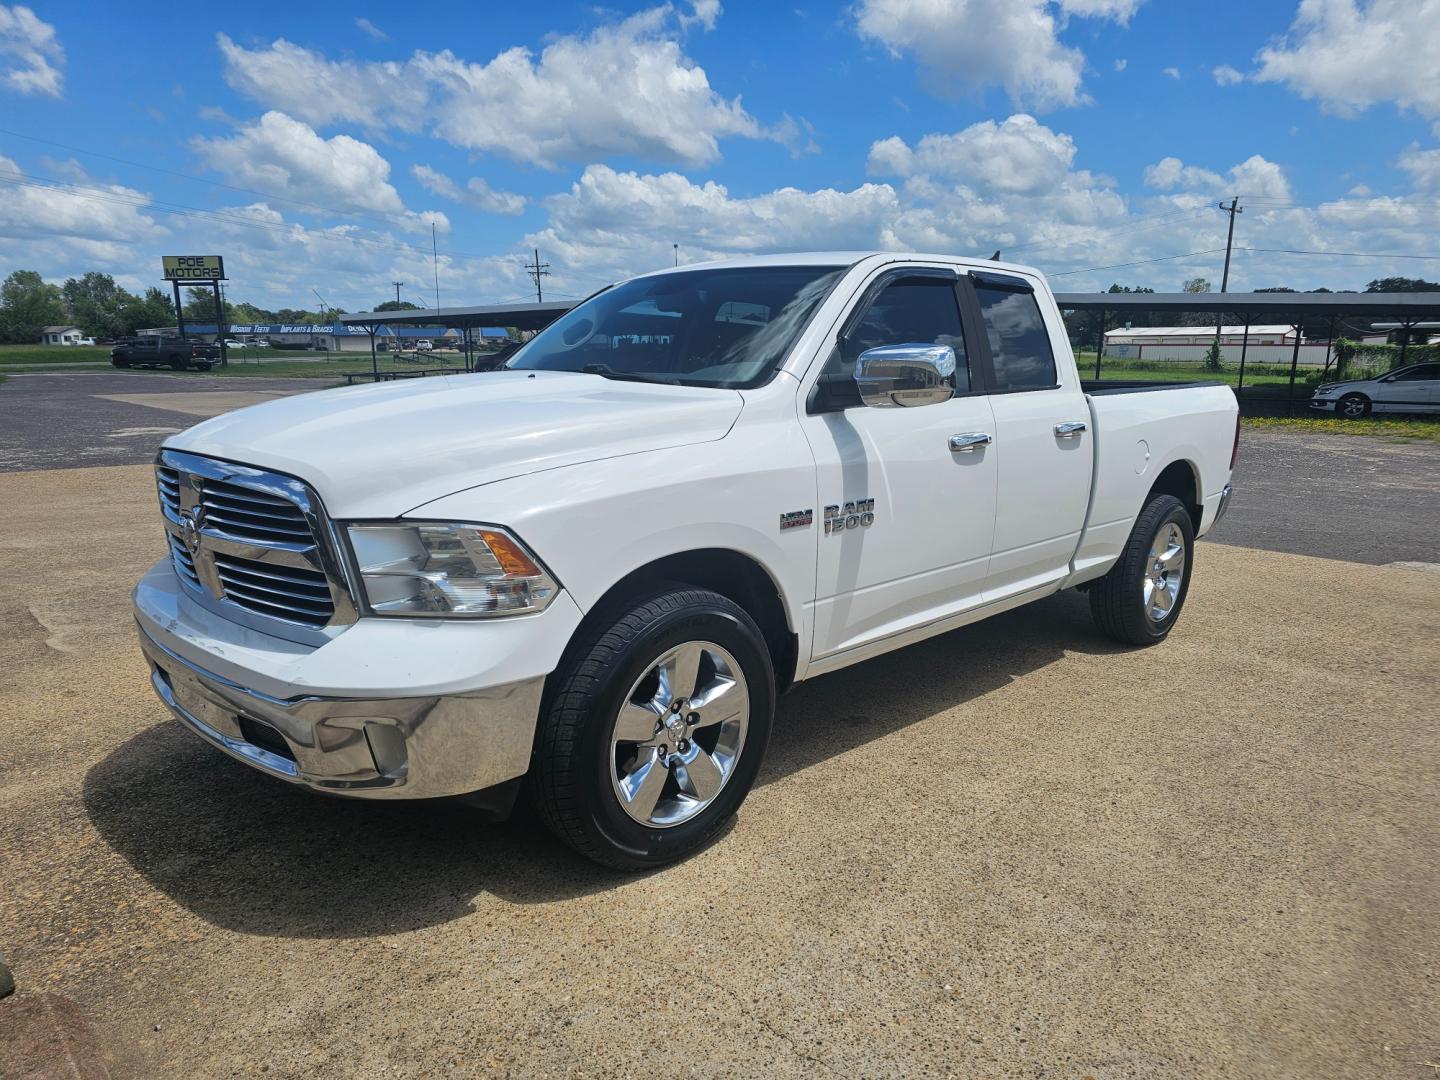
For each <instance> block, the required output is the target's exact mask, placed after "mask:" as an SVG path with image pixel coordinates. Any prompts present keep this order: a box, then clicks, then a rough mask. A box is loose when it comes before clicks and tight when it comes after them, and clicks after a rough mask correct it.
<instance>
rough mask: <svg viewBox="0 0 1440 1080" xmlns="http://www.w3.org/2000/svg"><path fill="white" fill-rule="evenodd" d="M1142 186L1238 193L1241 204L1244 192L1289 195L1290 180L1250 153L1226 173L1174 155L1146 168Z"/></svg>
mask: <svg viewBox="0 0 1440 1080" xmlns="http://www.w3.org/2000/svg"><path fill="white" fill-rule="evenodd" d="M1145 186H1146V187H1150V188H1154V189H1155V190H1157V191H1176V190H1179V189H1183V190H1187V191H1194V192H1204V193H1206V194H1209V195H1236V194H1238V195H1239V196H1240V197H1241V202H1242V203H1243V202H1244V197H1245V196H1247V195H1253V196H1255V197H1257V198H1264V199H1267V200H1279V199H1288V198H1290V182H1289V181H1288V180H1286V179H1285V171H1284V170H1283V169H1282V168H1281V167H1280V166H1279V165H1277V164H1275V162H1273V161H1267V160H1266V159H1265V158H1263V157H1261V156H1260V155H1259V154H1252V155H1251V156H1250V157H1248V158H1246V159H1245V160H1244V161H1242V162H1241V163H1240V164H1238V165H1236V166H1234V167H1232V168H1231V169H1230V170H1229V173H1228V174H1227V175H1226V176H1221V175H1220V174H1219V173H1217V172H1212V171H1211V170H1209V169H1204V168H1201V167H1199V166H1197V165H1186V164H1185V163H1184V162H1183V161H1181V160H1180V159H1179V158H1177V157H1166V158H1161V159H1160V160H1159V161H1157V162H1156V163H1155V164H1154V165H1149V166H1147V167H1146V169H1145Z"/></svg>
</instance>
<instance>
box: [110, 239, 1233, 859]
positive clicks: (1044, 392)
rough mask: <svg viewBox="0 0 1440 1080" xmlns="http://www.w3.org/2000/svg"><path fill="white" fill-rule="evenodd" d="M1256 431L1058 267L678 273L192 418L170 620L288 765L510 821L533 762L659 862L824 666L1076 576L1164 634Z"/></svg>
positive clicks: (180, 655) (166, 497) (242, 738)
mask: <svg viewBox="0 0 1440 1080" xmlns="http://www.w3.org/2000/svg"><path fill="white" fill-rule="evenodd" d="M1237 442H1238V419H1237V408H1236V403H1235V398H1234V395H1233V394H1232V393H1231V391H1230V390H1229V388H1228V387H1225V386H1222V385H1191V386H1170V385H1156V384H1128V385H1127V384H1115V383H1106V384H1104V387H1103V388H1099V387H1092V388H1086V387H1085V386H1082V384H1081V381H1080V378H1079V375H1078V373H1077V371H1076V366H1075V360H1074V357H1073V355H1072V353H1071V350H1070V346H1069V343H1068V340H1067V337H1066V333H1065V328H1064V325H1063V324H1062V322H1061V317H1060V312H1059V310H1058V309H1057V308H1056V305H1055V300H1054V297H1053V295H1052V294H1051V292H1050V290H1049V288H1048V286H1047V285H1046V283H1045V281H1044V280H1043V279H1042V278H1041V277H1040V275H1039V274H1038V273H1036V272H1035V271H1033V270H1029V269H1026V268H1024V267H1020V266H1011V265H1006V264H1000V263H994V262H977V261H974V260H967V259H961V258H950V257H946V256H930V255H924V256H909V255H903V256H902V255H894V254H876V253H859V254H856V253H821V254H807V255H790V256H768V257H760V258H747V259H739V260H735V261H732V262H725V263H716V264H709V265H702V266H696V267H692V268H686V269H681V270H666V271H664V272H661V273H655V274H649V275H646V276H643V277H637V278H634V279H632V280H629V281H626V282H624V283H622V284H619V285H615V286H613V287H611V288H608V289H606V290H603V291H602V292H600V293H598V294H596V295H595V296H593V297H591V298H590V299H589V300H587V301H585V302H583V303H581V304H580V305H578V306H577V307H575V308H573V309H572V310H571V311H569V312H568V313H567V314H565V315H564V316H562V317H561V318H560V319H559V320H557V321H556V322H554V323H553V324H552V325H550V326H549V327H548V328H547V329H545V330H544V331H542V332H541V333H540V334H539V335H538V336H536V337H535V338H534V340H532V341H530V342H529V343H528V344H527V345H525V346H524V347H523V348H522V349H520V350H519V351H518V352H517V353H516V354H515V355H514V356H513V357H512V358H511V359H510V360H509V361H508V363H507V365H506V367H505V368H504V369H502V370H500V371H495V372H487V373H483V374H470V375H455V376H445V377H437V378H430V379H423V380H422V379H417V380H413V381H412V380H407V381H405V382H399V383H389V384H382V385H375V386H357V387H347V388H344V389H337V390H329V391H325V392H321V393H311V394H304V395H301V396H297V397H291V398H287V399H283V400H278V401H274V402H270V403H268V404H264V405H259V406H255V407H253V408H248V409H242V410H240V411H238V412H233V413H230V414H228V415H224V416H220V417H217V418H215V419H212V420H207V421H205V422H203V423H201V424H199V425H197V426H195V427H193V428H191V429H190V430H188V431H186V432H183V433H182V434H180V435H176V436H174V437H173V438H171V439H170V440H169V441H168V442H167V443H166V444H165V446H164V448H163V449H162V450H161V452H160V455H159V459H158V462H157V466H156V481H157V486H158V489H159V497H160V508H161V513H162V517H163V523H164V527H165V535H166V539H167V542H168V547H169V550H168V552H167V555H166V558H164V559H163V560H162V561H160V562H159V563H158V564H157V565H156V566H155V567H154V568H152V569H151V570H150V572H149V573H147V574H146V575H145V577H144V579H143V580H142V581H141V582H140V583H139V585H138V586H137V588H136V590H135V595H134V606H135V614H136V617H137V619H138V621H139V626H140V640H141V645H142V647H143V649H144V652H145V655H146V657H147V658H148V661H149V664H150V668H151V675H152V682H153V684H154V687H155V690H156V691H157V692H158V693H159V695H160V696H161V698H162V699H163V700H164V702H165V703H166V704H167V705H168V706H169V707H170V709H171V710H172V711H173V712H174V714H175V716H176V717H178V718H179V720H180V721H181V722H182V723H183V724H184V725H186V726H187V727H189V728H190V729H191V730H193V731H194V732H196V733H197V734H198V735H200V736H201V737H202V738H203V739H205V740H207V741H208V742H210V743H211V744H213V745H214V746H216V747H218V748H219V749H221V750H223V751H226V752H227V753H229V754H231V755H233V756H234V757H236V758H238V759H240V760H241V761H244V762H246V763H248V764H249V765H252V766H254V767H255V768H257V769H259V770H261V771H263V772H266V773H269V774H270V775H272V776H275V777H278V778H280V779H282V780H287V781H290V782H292V783H296V784H302V785H307V786H309V787H311V788H314V789H318V790H321V791H326V792H330V793H334V794H341V795H351V796H361V797H367V798H433V797H441V796H461V795H463V796H466V797H467V798H468V799H469V801H471V802H472V803H474V804H476V805H478V806H480V807H482V808H486V809H488V810H489V811H491V812H492V813H495V814H503V813H507V812H508V811H509V810H510V808H511V804H512V802H513V800H514V799H515V797H516V794H517V792H518V791H519V790H520V788H521V786H522V783H523V785H524V786H525V787H527V788H528V793H529V796H530V798H531V799H532V801H533V803H534V805H535V807H536V808H537V809H538V811H539V812H540V814H541V815H542V816H543V817H544V818H545V820H546V821H547V822H548V823H549V824H550V825H551V827H552V828H553V829H554V830H555V832H556V833H557V834H558V835H559V836H560V837H561V838H563V839H564V840H565V841H567V842H568V843H570V844H571V845H573V846H574V847H575V848H576V849H578V850H579V851H580V852H582V853H584V854H585V855H587V856H590V857H591V858H594V859H596V860H598V861H600V862H603V863H606V864H608V865H611V866H615V867H621V868H639V867H645V866H653V865H656V864H659V863H663V862H666V861H668V860H671V859H676V858H679V857H681V856H683V855H685V854H686V853H688V852H691V851H693V850H694V849H696V848H697V847H698V846H699V845H701V844H703V843H704V842H706V841H707V840H708V839H709V838H710V837H712V836H713V835H714V834H715V832H716V830H717V829H718V828H719V827H720V826H721V825H722V824H723V823H724V822H725V820H726V819H727V818H729V817H730V816H731V815H732V814H734V813H735V811H736V809H737V808H738V807H739V805H740V803H741V802H742V800H744V798H745V795H746V793H747V792H748V791H749V789H750V787H751V784H752V783H753V782H754V779H755V775H756V772H757V771H758V769H759V768H760V763H761V758H762V756H763V755H764V753H765V747H766V742H767V740H768V738H769V735H770V728H771V722H772V718H773V716H774V713H775V708H776V697H777V695H778V694H779V693H781V692H783V691H784V690H785V689H786V688H788V687H790V686H792V685H793V684H795V683H797V682H799V681H800V680H802V679H810V678H814V677H816V676H818V675H823V674H824V673H826V672H829V671H834V670H836V669H837V668H842V667H845V666H846V665H849V664H854V663H857V662H858V661H861V660H865V659H868V658H870V657H873V656H877V655H879V654H881V653H884V652H887V651H889V650H891V649H898V648H901V647H903V646H905V645H908V644H911V643H912V642H916V641H920V640H922V639H924V638H928V637H931V636H933V635H936V634H942V633H944V632H945V631H947V630H952V629H954V628H956V627H959V626H964V625H965V624H967V623H972V622H975V621H976V620H978V619H983V618H985V617H987V616H989V615H993V614H995V613H996V612H1000V611H1004V610H1006V609H1007V608H1013V607H1016V606H1017V605H1020V604H1026V603H1029V602H1031V601H1033V600H1038V599H1040V598H1042V597H1046V596H1049V595H1051V594H1052V593H1055V592H1056V591H1058V590H1060V589H1068V588H1075V587H1079V588H1082V589H1087V590H1088V591H1089V594H1090V603H1091V607H1092V610H1093V612H1094V615H1095V619H1096V621H1097V623H1098V624H1099V626H1100V628H1101V629H1102V630H1103V631H1104V632H1105V633H1107V634H1109V635H1111V636H1112V637H1115V638H1118V639H1119V640H1121V641H1123V642H1128V643H1130V644H1133V645H1149V644H1153V643H1156V642H1159V641H1161V640H1163V639H1164V638H1165V636H1166V635H1167V634H1168V633H1169V632H1170V630H1171V629H1172V628H1173V627H1174V625H1175V622H1176V620H1177V619H1178V618H1179V615H1180V610H1181V608H1182V606H1183V605H1184V603H1185V595H1186V591H1187V589H1188V587H1189V582H1190V575H1191V572H1192V570H1193V567H1194V560H1195V549H1194V544H1195V538H1196V537H1197V536H1201V535H1203V534H1204V533H1205V532H1206V530H1208V529H1209V528H1211V527H1212V526H1213V525H1214V524H1215V522H1216V521H1217V520H1219V518H1220V516H1221V515H1222V514H1223V513H1224V512H1225V509H1226V504H1227V502H1228V500H1229V497H1230V490H1231V489H1230V483H1229V481H1230V475H1231V469H1232V468H1233V466H1234V462H1235V450H1236V447H1237Z"/></svg>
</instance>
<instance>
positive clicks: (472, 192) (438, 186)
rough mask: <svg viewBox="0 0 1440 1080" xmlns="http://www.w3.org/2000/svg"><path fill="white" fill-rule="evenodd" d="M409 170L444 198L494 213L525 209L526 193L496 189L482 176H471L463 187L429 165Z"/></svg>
mask: <svg viewBox="0 0 1440 1080" xmlns="http://www.w3.org/2000/svg"><path fill="white" fill-rule="evenodd" d="M410 173H411V175H412V176H414V177H415V179H416V180H418V181H420V184H421V185H422V186H423V187H424V188H425V189H426V190H427V191H430V192H433V193H434V194H436V195H439V196H440V197H441V198H444V199H450V200H452V201H453V202H458V203H466V204H468V205H470V206H473V207H475V209H477V210H484V211H486V212H487V213H491V214H518V213H521V212H522V211H523V210H524V209H525V202H526V200H525V196H524V195H520V194H517V193H516V192H513V191H497V190H496V189H495V188H492V187H491V186H490V185H489V184H488V183H487V182H486V181H485V180H484V179H483V178H481V177H479V176H472V177H471V178H470V179H469V180H467V181H466V183H465V186H464V187H463V188H462V187H461V186H460V185H459V184H457V183H456V182H455V181H454V180H452V179H450V177H448V176H446V175H445V174H444V173H442V172H441V171H440V170H439V169H435V168H432V167H431V166H429V165H426V164H423V163H422V164H419V165H412V166H410Z"/></svg>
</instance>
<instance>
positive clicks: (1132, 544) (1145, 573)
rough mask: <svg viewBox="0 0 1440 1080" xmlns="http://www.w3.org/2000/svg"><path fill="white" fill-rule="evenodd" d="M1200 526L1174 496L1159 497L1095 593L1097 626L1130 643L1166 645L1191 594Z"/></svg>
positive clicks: (1092, 601) (1148, 505)
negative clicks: (1196, 535) (1192, 571)
mask: <svg viewBox="0 0 1440 1080" xmlns="http://www.w3.org/2000/svg"><path fill="white" fill-rule="evenodd" d="M1194 548H1195V527H1194V523H1193V522H1192V521H1191V520H1190V511H1189V510H1187V509H1186V508H1185V504H1184V503H1182V502H1181V501H1180V500H1179V499H1177V498H1175V496H1173V495H1156V496H1154V497H1153V498H1152V499H1151V500H1150V501H1149V502H1148V503H1146V504H1145V509H1143V510H1142V511H1140V516H1139V517H1138V518H1136V520H1135V527H1134V528H1133V529H1131V530H1130V538H1129V540H1127V541H1126V542H1125V548H1124V550H1123V551H1121V553H1120V558H1119V560H1118V561H1117V562H1116V563H1115V565H1114V566H1113V567H1111V568H1110V572H1109V573H1108V574H1106V575H1105V576H1104V577H1103V578H1101V579H1100V580H1099V581H1097V582H1095V584H1094V585H1093V586H1092V587H1091V589H1090V614H1091V615H1092V616H1093V617H1094V619H1095V622H1096V625H1098V626H1099V627H1100V629H1101V630H1103V631H1105V633H1106V634H1108V635H1109V636H1110V637H1112V638H1114V639H1115V640H1116V641H1122V642H1124V643H1125V644H1127V645H1154V644H1155V643H1157V642H1160V641H1164V640H1165V638H1166V637H1167V636H1168V635H1169V633H1170V630H1171V628H1172V627H1174V625H1175V621H1176V620H1177V619H1178V618H1179V617H1180V609H1181V608H1182V607H1184V606H1185V597H1186V594H1187V593H1189V591H1190V573H1191V570H1192V569H1193V567H1194V561H1195V560H1194Z"/></svg>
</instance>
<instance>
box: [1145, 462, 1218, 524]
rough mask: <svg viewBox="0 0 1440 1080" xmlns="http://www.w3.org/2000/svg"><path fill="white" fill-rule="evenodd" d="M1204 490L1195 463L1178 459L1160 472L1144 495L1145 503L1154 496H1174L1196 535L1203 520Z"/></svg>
mask: <svg viewBox="0 0 1440 1080" xmlns="http://www.w3.org/2000/svg"><path fill="white" fill-rule="evenodd" d="M1204 490H1205V489H1204V488H1203V487H1202V486H1201V482H1200V470H1199V469H1197V468H1196V467H1195V463H1194V462H1193V461H1190V460H1189V459H1187V458H1179V459H1177V460H1175V461H1172V462H1170V464H1168V465H1166V466H1165V468H1163V469H1161V470H1160V473H1159V475H1157V476H1156V477H1155V482H1154V483H1153V484H1151V485H1150V490H1149V491H1148V492H1146V494H1145V502H1146V503H1148V502H1149V501H1150V500H1151V499H1153V498H1154V497H1155V496H1156V495H1174V496H1175V498H1177V499H1179V500H1180V501H1181V502H1182V503H1184V504H1185V509H1186V510H1188V511H1189V512H1190V522H1191V525H1192V527H1193V529H1194V531H1195V532H1196V533H1197V534H1198V533H1199V532H1200V524H1201V522H1202V521H1203V520H1204V518H1205V502H1204V498H1203V496H1202V494H1201V493H1202V492H1203V491H1204ZM1142 508H1143V504H1142Z"/></svg>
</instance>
